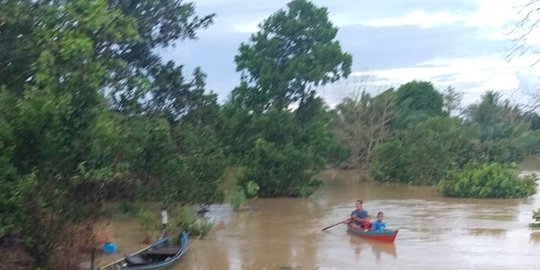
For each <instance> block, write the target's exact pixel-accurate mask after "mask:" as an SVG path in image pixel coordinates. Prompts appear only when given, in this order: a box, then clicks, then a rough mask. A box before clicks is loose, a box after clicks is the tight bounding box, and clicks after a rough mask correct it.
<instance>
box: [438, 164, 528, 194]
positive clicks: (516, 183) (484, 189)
mask: <svg viewBox="0 0 540 270" xmlns="http://www.w3.org/2000/svg"><path fill="white" fill-rule="evenodd" d="M516 169H517V168H516V167H515V166H512V165H503V164H499V163H489V164H483V165H480V166H479V165H467V166H465V167H464V168H463V169H461V170H456V171H453V172H452V173H451V174H450V176H449V177H448V179H450V180H444V181H441V182H439V185H438V188H439V190H440V192H441V193H442V194H443V195H445V196H450V197H467V198H522V197H527V196H530V195H532V194H534V193H536V186H537V185H536V180H537V179H536V177H535V176H526V177H519V175H518V172H517V170H516Z"/></svg>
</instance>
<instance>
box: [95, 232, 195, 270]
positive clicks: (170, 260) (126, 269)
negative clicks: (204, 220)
mask: <svg viewBox="0 0 540 270" xmlns="http://www.w3.org/2000/svg"><path fill="white" fill-rule="evenodd" d="M179 242H180V243H179V244H178V246H176V248H175V247H174V246H173V247H172V249H173V253H161V251H162V250H163V247H164V246H167V244H169V238H168V237H165V238H162V239H160V240H158V241H156V242H154V243H153V244H152V245H150V246H149V247H147V248H146V249H144V250H141V251H139V252H137V253H134V254H131V255H130V256H129V257H135V256H154V255H156V252H157V255H159V256H161V257H163V258H164V259H162V260H159V261H154V262H150V263H145V264H141V265H130V263H129V262H128V260H127V258H124V259H122V260H119V261H117V262H114V263H111V264H109V265H107V266H105V267H103V268H99V269H100V270H158V269H168V268H169V267H171V266H172V265H173V264H175V263H176V262H177V261H178V260H179V259H180V258H181V257H182V256H183V255H184V254H185V253H186V252H187V250H188V248H189V241H188V237H187V233H185V232H182V233H181V234H180V241H179Z"/></svg>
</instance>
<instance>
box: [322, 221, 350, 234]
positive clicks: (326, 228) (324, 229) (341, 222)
mask: <svg viewBox="0 0 540 270" xmlns="http://www.w3.org/2000/svg"><path fill="white" fill-rule="evenodd" d="M350 220H351V219H350V218H348V219H346V220H343V221H340V222H338V223H336V224H334V225H330V226H328V227H325V228H323V229H322V231H323V232H324V231H326V230H328V229H330V228H332V227H335V226H337V225H339V224H343V223H347V222H349V221H350Z"/></svg>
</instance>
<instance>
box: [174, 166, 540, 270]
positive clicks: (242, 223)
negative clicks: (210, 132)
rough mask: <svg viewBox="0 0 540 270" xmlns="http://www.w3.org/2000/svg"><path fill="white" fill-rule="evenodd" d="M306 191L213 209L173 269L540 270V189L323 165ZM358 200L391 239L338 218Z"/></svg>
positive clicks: (352, 207) (345, 216)
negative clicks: (523, 195)
mask: <svg viewBox="0 0 540 270" xmlns="http://www.w3.org/2000/svg"><path fill="white" fill-rule="evenodd" d="M324 177H325V178H326V179H327V180H328V181H327V183H326V186H325V187H324V188H323V189H321V191H320V192H318V193H316V194H314V195H313V196H312V197H311V198H307V199H292V198H291V199H289V198H280V199H255V200H252V201H250V202H249V203H248V204H247V206H246V207H245V210H243V211H240V212H232V211H231V208H230V207H228V206H227V205H217V206H213V207H212V208H211V211H210V213H209V216H211V217H212V218H213V219H214V221H215V227H214V229H213V230H212V232H211V233H210V234H209V235H208V236H207V237H206V238H205V239H203V240H199V241H198V242H196V243H195V244H194V245H193V246H192V249H190V251H189V252H188V254H187V255H186V256H185V257H184V258H182V260H181V261H180V262H179V263H178V264H176V265H175V267H174V268H173V270H180V269H201V270H203V269H204V270H207V269H208V270H210V269H212V270H213V269H215V270H236V269H269V270H270V269H277V270H293V269H294V270H300V269H319V270H321V269H359V268H363V269H415V270H421V269H430V270H431V269H475V270H478V269H540V231H538V232H534V231H532V230H530V229H529V227H528V222H530V221H531V215H532V210H534V209H537V208H540V196H539V195H538V194H537V195H535V196H533V197H530V198H527V199H517V200H474V199H449V198H442V197H441V196H440V195H439V194H438V193H437V192H436V191H435V190H434V189H433V188H431V187H415V186H407V185H396V184H391V185H390V184H379V183H372V182H359V181H358V180H357V179H358V176H357V175H355V174H354V173H353V172H326V173H325V175H324ZM357 199H363V200H364V207H365V208H366V209H367V210H368V211H369V212H370V214H372V215H374V214H376V213H377V212H378V211H383V212H384V213H385V216H386V218H385V220H386V223H387V225H388V227H391V228H396V229H399V230H400V232H399V234H398V237H397V238H396V241H395V243H394V244H383V243H377V242H371V241H367V240H363V239H360V238H358V237H355V236H354V235H350V234H348V233H347V232H346V227H345V226H344V225H339V226H336V227H333V228H331V229H329V230H328V231H326V232H322V231H321V229H322V228H324V227H326V226H329V225H332V224H334V223H336V222H339V221H341V220H343V219H345V218H347V217H348V216H349V214H350V212H351V211H352V210H353V209H354V202H355V201H356V200H357Z"/></svg>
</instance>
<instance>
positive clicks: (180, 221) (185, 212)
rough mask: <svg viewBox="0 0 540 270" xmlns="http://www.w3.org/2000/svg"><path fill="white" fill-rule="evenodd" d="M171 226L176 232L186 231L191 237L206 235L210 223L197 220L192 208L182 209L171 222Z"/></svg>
mask: <svg viewBox="0 0 540 270" xmlns="http://www.w3.org/2000/svg"><path fill="white" fill-rule="evenodd" d="M173 224H174V225H175V226H176V227H177V228H176V229H178V230H186V231H187V232H188V233H189V234H191V235H202V236H205V235H207V234H208V233H209V232H210V230H211V229H212V226H213V225H214V224H213V223H212V222H210V221H208V220H204V219H201V218H199V216H198V215H197V212H196V211H195V210H194V209H193V208H188V207H183V208H181V209H180V211H179V212H178V217H177V218H176V219H174V220H173Z"/></svg>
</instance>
